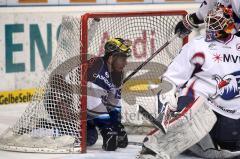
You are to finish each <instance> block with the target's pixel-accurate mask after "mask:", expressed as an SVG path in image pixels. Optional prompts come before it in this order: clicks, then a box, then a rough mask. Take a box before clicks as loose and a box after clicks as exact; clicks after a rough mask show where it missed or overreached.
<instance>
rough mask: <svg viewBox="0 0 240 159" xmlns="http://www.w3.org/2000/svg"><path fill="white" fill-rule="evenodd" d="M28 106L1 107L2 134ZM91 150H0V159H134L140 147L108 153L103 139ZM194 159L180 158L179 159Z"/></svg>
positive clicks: (131, 137)
mask: <svg viewBox="0 0 240 159" xmlns="http://www.w3.org/2000/svg"><path fill="white" fill-rule="evenodd" d="M26 105H27V104H12V105H0V133H2V132H3V131H4V130H5V129H7V128H8V127H9V126H11V125H13V124H14V123H15V122H16V120H17V119H18V117H20V115H21V114H22V113H23V112H24V110H25V108H26ZM99 138H100V139H99V140H98V142H97V143H96V145H94V146H93V147H91V148H88V150H87V153H86V154H39V153H21V152H10V151H2V150H0V159H134V158H135V156H136V154H137V152H138V151H139V150H140V149H141V147H140V146H135V145H129V146H128V147H127V148H125V149H117V151H114V152H106V151H103V150H102V149H101V145H102V139H101V137H99ZM143 138H144V136H137V135H131V136H129V141H134V142H140V141H142V139H143ZM183 158H188V159H189V158H191V159H192V158H194V157H186V156H179V157H178V159H183Z"/></svg>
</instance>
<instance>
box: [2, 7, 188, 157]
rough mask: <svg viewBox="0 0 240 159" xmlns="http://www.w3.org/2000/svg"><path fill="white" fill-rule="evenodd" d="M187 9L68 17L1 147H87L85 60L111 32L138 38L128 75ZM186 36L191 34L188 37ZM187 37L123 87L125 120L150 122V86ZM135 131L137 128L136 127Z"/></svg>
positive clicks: (80, 149) (168, 34)
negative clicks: (146, 115) (53, 51)
mask: <svg viewBox="0 0 240 159" xmlns="http://www.w3.org/2000/svg"><path fill="white" fill-rule="evenodd" d="M185 14H186V12H185V11H158V12H137V13H133V12H131V13H126V12H125V13H87V14H84V15H83V16H82V17H81V18H77V17H67V16H66V17H64V18H63V20H62V24H61V32H60V37H59V39H58V47H57V51H56V54H55V56H54V57H53V60H52V61H51V63H50V65H49V67H48V68H47V69H46V70H45V72H43V75H41V76H42V78H41V82H40V84H39V88H38V90H37V93H36V94H35V95H34V97H33V99H32V101H31V102H30V103H29V105H28V107H27V109H26V111H25V112H24V113H23V114H22V116H21V117H20V118H19V120H18V121H17V122H16V123H15V124H14V125H13V126H12V127H10V128H9V129H7V130H6V131H5V132H4V133H3V134H2V135H1V136H0V149H4V150H12V151H24V152H47V153H67V152H86V120H87V119H86V117H87V115H86V107H87V106H86V100H87V99H86V98H87V97H86V95H84V94H86V87H85V86H86V80H85V79H84V78H83V73H84V70H85V69H86V68H85V65H84V64H83V63H84V62H85V61H86V60H88V59H89V58H91V57H92V56H102V55H103V53H104V43H105V42H106V41H107V39H109V38H110V37H121V38H124V39H129V40H131V41H132V42H133V46H132V50H133V55H132V57H131V58H130V59H129V62H128V66H127V68H126V69H125V72H126V75H128V74H129V73H130V72H131V71H133V70H134V69H135V68H136V67H137V66H139V65H140V64H141V63H142V62H143V61H144V60H146V59H147V58H148V57H149V56H150V55H151V54H152V53H154V52H155V51H156V50H157V49H158V48H159V47H161V46H162V45H163V44H164V43H165V41H166V40H167V39H169V38H170V37H172V36H173V35H174V27H175V25H176V24H177V22H178V21H180V20H181V19H182V18H183V16H184V15H185ZM185 40H186V39H185ZM183 43H184V41H183V40H182V39H175V40H174V41H173V42H172V43H171V44H170V45H169V46H168V47H166V48H165V49H164V50H163V51H162V52H161V53H159V55H157V56H156V57H155V58H154V59H153V60H152V61H151V62H149V63H148V64H147V65H146V66H144V67H143V69H141V70H140V71H139V72H138V73H137V74H136V75H135V76H134V77H132V78H131V79H130V80H129V81H128V82H127V83H126V84H125V85H124V87H123V89H122V107H123V109H122V116H123V123H124V124H125V125H130V126H136V127H138V128H142V127H143V126H148V125H150V124H149V123H148V122H147V121H145V120H144V119H143V118H142V116H141V115H139V114H138V112H137V111H138V110H137V106H138V104H141V105H142V106H144V107H146V109H147V110H148V111H149V112H151V113H154V114H156V113H157V111H158V110H157V106H156V97H155V95H154V94H152V93H151V91H150V90H149V89H148V86H149V84H153V85H154V84H157V83H158V82H159V77H160V76H161V75H162V74H163V72H164V71H165V70H166V67H167V66H168V65H169V63H170V62H171V61H172V59H173V58H174V57H175V56H176V55H177V53H178V51H179V50H180V48H181V46H182V45H183ZM132 133H133V132H132Z"/></svg>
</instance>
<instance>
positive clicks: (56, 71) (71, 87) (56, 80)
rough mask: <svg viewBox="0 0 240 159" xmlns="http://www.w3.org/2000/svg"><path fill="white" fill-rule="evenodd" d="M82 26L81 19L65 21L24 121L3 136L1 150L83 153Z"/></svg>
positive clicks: (20, 121)
mask: <svg viewBox="0 0 240 159" xmlns="http://www.w3.org/2000/svg"><path fill="white" fill-rule="evenodd" d="M80 24H81V23H80V18H73V17H64V18H63V20H62V24H61V32H60V36H59V39H58V47H57V53H56V55H55V57H53V60H52V61H51V63H50V65H49V66H48V68H47V70H46V71H45V72H43V76H42V78H41V82H40V84H39V87H38V89H37V91H36V94H35V95H34V97H33V99H32V101H31V102H30V103H29V105H28V107H27V109H26V110H25V112H24V113H23V114H22V116H21V118H20V119H19V120H18V121H17V122H16V124H14V126H13V127H11V128H9V129H8V130H6V131H5V133H4V134H2V135H1V136H0V141H1V142H0V148H2V149H11V150H14V151H29V152H72V151H80V146H79V145H80V144H81V135H80V132H81V130H80V124H81V122H80V113H79V112H80V110H81V109H80V108H79V106H80V103H79V101H80V100H79V90H80V85H79V83H80V76H79V73H78V72H79V67H77V66H79V64H80ZM69 61H71V62H69Z"/></svg>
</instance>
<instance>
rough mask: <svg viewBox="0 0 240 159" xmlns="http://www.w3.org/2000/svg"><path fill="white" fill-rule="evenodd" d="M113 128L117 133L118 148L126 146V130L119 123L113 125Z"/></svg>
mask: <svg viewBox="0 0 240 159" xmlns="http://www.w3.org/2000/svg"><path fill="white" fill-rule="evenodd" d="M115 130H116V131H117V134H118V144H117V146H118V147H119V148H126V147H127V145H128V136H127V132H126V131H125V130H124V126H123V125H122V124H121V123H119V124H118V125H116V126H115Z"/></svg>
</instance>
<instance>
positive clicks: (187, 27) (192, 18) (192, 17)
mask: <svg viewBox="0 0 240 159" xmlns="http://www.w3.org/2000/svg"><path fill="white" fill-rule="evenodd" d="M200 23H203V21H201V20H199V19H198V17H197V16H196V13H194V14H187V15H186V16H185V17H184V19H183V20H182V21H180V22H178V24H177V25H176V27H175V34H178V36H179V37H180V38H184V37H185V36H187V35H189V34H190V33H191V32H192V29H197V28H198V24H200Z"/></svg>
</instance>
